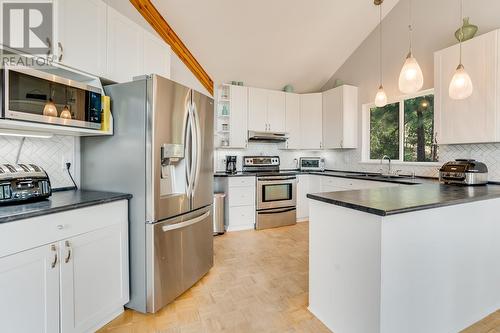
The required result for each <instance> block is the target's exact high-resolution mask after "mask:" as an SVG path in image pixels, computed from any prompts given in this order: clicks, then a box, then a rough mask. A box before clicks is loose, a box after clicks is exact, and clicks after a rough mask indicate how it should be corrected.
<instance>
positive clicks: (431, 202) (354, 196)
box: [307, 184, 500, 216]
mask: <svg viewBox="0 0 500 333" xmlns="http://www.w3.org/2000/svg"><path fill="white" fill-rule="evenodd" d="M307 197H308V198H310V199H313V200H318V201H322V202H326V203H330V204H333V205H337V206H342V207H347V208H352V209H355V210H359V211H363V212H366V213H371V214H375V215H380V216H388V215H394V214H401V213H407V212H413V211H418V210H424V209H431V208H437V207H444V206H451V205H458V204H464V203H468V202H473V201H481V200H489V199H495V198H500V185H497V184H489V185H483V186H460V185H442V184H422V185H416V186H398V187H385V188H384V187H382V188H373V189H364V190H353V191H339V192H329V193H317V194H308V195H307Z"/></svg>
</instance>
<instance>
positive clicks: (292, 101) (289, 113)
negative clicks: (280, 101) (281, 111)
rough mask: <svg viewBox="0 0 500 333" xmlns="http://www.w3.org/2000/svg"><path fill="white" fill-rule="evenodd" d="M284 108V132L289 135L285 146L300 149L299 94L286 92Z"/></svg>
mask: <svg viewBox="0 0 500 333" xmlns="http://www.w3.org/2000/svg"><path fill="white" fill-rule="evenodd" d="M285 110H286V113H285V118H286V123H285V132H287V133H288V135H289V138H288V140H287V142H286V148H288V149H300V95H298V94H291V93H287V94H286V96H285Z"/></svg>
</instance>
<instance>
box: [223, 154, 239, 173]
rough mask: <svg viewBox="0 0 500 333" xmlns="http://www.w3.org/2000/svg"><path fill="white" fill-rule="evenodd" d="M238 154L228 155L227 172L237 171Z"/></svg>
mask: <svg viewBox="0 0 500 333" xmlns="http://www.w3.org/2000/svg"><path fill="white" fill-rule="evenodd" d="M236 160H237V157H236V156H229V155H228V156H226V173H236Z"/></svg>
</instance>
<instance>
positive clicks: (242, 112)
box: [229, 86, 248, 148]
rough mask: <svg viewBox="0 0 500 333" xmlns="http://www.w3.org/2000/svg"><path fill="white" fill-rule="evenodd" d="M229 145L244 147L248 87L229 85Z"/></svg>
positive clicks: (246, 139) (246, 135)
mask: <svg viewBox="0 0 500 333" xmlns="http://www.w3.org/2000/svg"><path fill="white" fill-rule="evenodd" d="M230 90H231V91H230V98H231V101H230V115H229V117H230V118H229V145H230V146H231V147H232V148H246V147H247V142H248V126H247V122H248V88H247V87H240V86H230Z"/></svg>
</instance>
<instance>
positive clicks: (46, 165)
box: [0, 135, 80, 188]
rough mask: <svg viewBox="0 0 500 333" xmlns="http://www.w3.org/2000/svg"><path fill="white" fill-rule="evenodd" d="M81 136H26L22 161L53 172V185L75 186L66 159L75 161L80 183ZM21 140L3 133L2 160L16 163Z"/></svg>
mask: <svg viewBox="0 0 500 333" xmlns="http://www.w3.org/2000/svg"><path fill="white" fill-rule="evenodd" d="M79 142H80V138H75V137H71V136H57V135H56V136H53V137H52V138H50V139H40V138H26V141H25V142H24V145H23V147H22V150H21V155H20V158H19V163H33V164H36V165H39V166H41V167H42V168H43V169H44V170H45V171H46V172H47V173H48V175H49V178H50V181H51V184H52V187H53V188H61V187H70V186H73V183H72V182H71V179H70V178H69V176H68V173H67V171H66V170H65V169H64V168H63V166H64V163H65V162H70V163H71V172H72V174H73V177H75V180H76V181H77V183H78V182H79V179H80V176H79V174H80V157H79V155H80V151H79ZM20 143H21V138H20V137H11V136H0V163H2V164H3V163H10V164H14V163H15V161H16V156H17V152H18V149H19V146H20Z"/></svg>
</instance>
